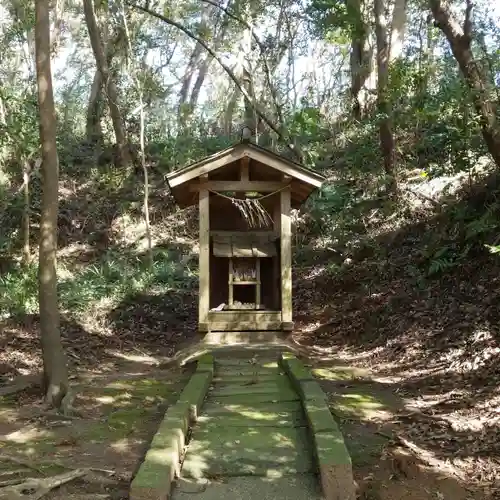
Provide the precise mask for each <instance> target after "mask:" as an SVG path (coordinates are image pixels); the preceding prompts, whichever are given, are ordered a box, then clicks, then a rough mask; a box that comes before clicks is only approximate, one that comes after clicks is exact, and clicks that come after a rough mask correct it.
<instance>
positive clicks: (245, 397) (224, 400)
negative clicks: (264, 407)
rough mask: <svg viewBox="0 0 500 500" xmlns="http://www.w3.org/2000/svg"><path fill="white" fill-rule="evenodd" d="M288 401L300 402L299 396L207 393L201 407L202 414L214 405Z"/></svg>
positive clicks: (290, 392)
mask: <svg viewBox="0 0 500 500" xmlns="http://www.w3.org/2000/svg"><path fill="white" fill-rule="evenodd" d="M290 401H300V398H299V396H298V395H297V393H295V391H289V392H287V393H286V394H280V393H278V392H267V393H265V392H264V393H256V394H250V393H249V392H247V393H245V394H232V395H226V396H221V395H219V396H216V395H212V394H210V393H209V395H208V398H207V400H206V401H205V403H204V405H203V409H202V412H203V410H204V409H205V408H212V407H213V406H215V405H218V406H221V405H241V404H247V403H250V402H251V404H261V403H269V404H270V403H284V402H290Z"/></svg>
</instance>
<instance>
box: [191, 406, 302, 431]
mask: <svg viewBox="0 0 500 500" xmlns="http://www.w3.org/2000/svg"><path fill="white" fill-rule="evenodd" d="M197 425H198V426H199V427H200V428H202V429H207V428H208V429H210V428H214V427H220V426H221V425H223V426H226V427H244V428H246V427H248V426H252V427H256V426H259V427H269V426H273V427H303V426H305V425H307V419H306V417H305V415H304V413H303V412H302V410H300V411H296V412H293V413H292V412H289V413H288V412H285V413H281V414H280V413H272V412H266V413H256V412H253V413H246V412H245V413H237V412H228V411H226V412H224V411H222V412H219V413H216V414H211V415H202V416H201V417H198V421H197Z"/></svg>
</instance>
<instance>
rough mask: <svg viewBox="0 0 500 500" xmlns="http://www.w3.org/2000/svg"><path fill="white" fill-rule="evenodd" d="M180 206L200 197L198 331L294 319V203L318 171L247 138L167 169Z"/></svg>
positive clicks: (275, 325) (316, 182)
mask: <svg viewBox="0 0 500 500" xmlns="http://www.w3.org/2000/svg"><path fill="white" fill-rule="evenodd" d="M167 181H168V184H169V186H170V189H171V192H172V194H173V196H174V198H175V200H176V202H177V203H178V205H179V206H180V207H183V208H184V207H188V206H190V205H194V204H196V203H198V204H199V226H200V235H199V246H200V249H199V289H200V294H199V319H198V322H199V329H200V331H203V332H207V331H247V330H259V331H263V330H284V331H290V330H292V328H293V322H292V238H291V235H292V232H291V214H290V210H291V209H292V208H298V207H299V206H300V205H301V204H302V203H303V202H304V201H305V200H306V199H307V197H308V196H309V195H310V194H311V193H312V192H313V191H314V190H315V189H317V188H319V187H320V186H321V184H322V183H323V181H324V177H322V176H321V175H319V174H317V173H316V172H313V171H311V170H309V169H306V168H304V167H303V166H301V165H299V164H297V163H294V162H292V161H290V160H287V159H285V158H282V157H281V156H279V155H277V154H275V153H273V152H271V151H268V150H266V149H263V148H261V147H259V146H257V145H255V144H252V143H250V142H242V143H240V144H237V145H235V146H232V147H230V148H228V149H225V150H223V151H220V152H218V153H216V154H214V155H212V156H209V157H207V158H205V159H203V160H201V161H199V162H197V163H194V164H192V165H188V166H187V167H184V168H182V169H180V170H177V171H175V172H172V173H170V174H169V175H168V176H167Z"/></svg>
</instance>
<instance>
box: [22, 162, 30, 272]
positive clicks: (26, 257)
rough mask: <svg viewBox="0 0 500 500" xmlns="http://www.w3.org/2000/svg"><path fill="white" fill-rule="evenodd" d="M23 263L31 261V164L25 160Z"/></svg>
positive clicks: (26, 263)
mask: <svg viewBox="0 0 500 500" xmlns="http://www.w3.org/2000/svg"><path fill="white" fill-rule="evenodd" d="M23 195H24V207H23V263H24V264H25V265H28V264H29V263H30V254H31V252H30V164H29V162H28V160H26V159H25V160H24V164H23Z"/></svg>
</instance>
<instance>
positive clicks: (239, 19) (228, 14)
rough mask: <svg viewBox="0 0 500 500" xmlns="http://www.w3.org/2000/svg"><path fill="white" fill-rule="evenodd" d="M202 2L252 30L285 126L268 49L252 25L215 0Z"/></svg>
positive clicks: (277, 112)
mask: <svg viewBox="0 0 500 500" xmlns="http://www.w3.org/2000/svg"><path fill="white" fill-rule="evenodd" d="M201 1H202V2H204V3H208V4H210V5H213V6H214V7H217V8H218V9H220V10H221V11H222V12H224V13H225V14H226V15H227V16H228V17H230V18H231V19H234V20H235V21H237V22H239V23H240V24H242V25H243V26H245V27H246V28H247V29H249V30H250V33H251V35H252V38H253V39H254V40H255V43H256V44H257V46H258V47H259V51H260V55H261V59H262V66H263V68H264V74H265V77H266V83H267V86H268V87H269V91H270V92H271V97H272V98H273V103H274V106H275V108H276V115H277V116H278V120H279V121H280V125H282V126H283V124H284V120H283V116H282V114H281V107H280V105H279V104H278V94H277V92H276V88H275V87H274V85H273V84H272V82H271V71H270V69H269V65H268V64H267V59H266V57H265V52H266V49H265V47H264V44H263V43H262V42H261V40H260V38H259V37H258V36H257V35H256V33H255V31H254V29H253V27H252V25H251V24H250V23H249V22H247V21H245V20H244V19H242V18H241V17H239V16H238V15H236V14H235V13H234V12H232V11H231V9H229V8H228V7H224V6H223V5H220V4H219V3H217V2H215V1H214V0H201Z"/></svg>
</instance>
